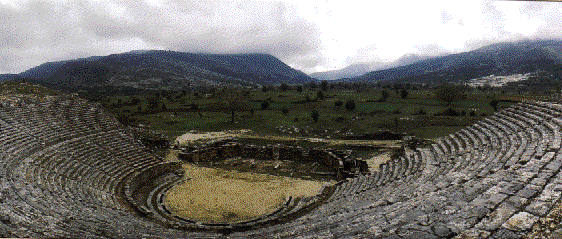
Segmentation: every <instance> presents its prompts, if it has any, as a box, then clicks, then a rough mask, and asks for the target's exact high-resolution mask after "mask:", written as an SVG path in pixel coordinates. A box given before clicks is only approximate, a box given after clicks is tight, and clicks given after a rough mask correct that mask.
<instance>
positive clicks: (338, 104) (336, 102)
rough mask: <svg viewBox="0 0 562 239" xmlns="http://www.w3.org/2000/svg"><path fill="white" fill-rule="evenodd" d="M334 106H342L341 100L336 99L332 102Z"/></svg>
mask: <svg viewBox="0 0 562 239" xmlns="http://www.w3.org/2000/svg"><path fill="white" fill-rule="evenodd" d="M334 106H335V107H337V108H339V107H342V106H343V102H342V101H341V100H336V101H335V102H334Z"/></svg>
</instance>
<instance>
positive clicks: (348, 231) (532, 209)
mask: <svg viewBox="0 0 562 239" xmlns="http://www.w3.org/2000/svg"><path fill="white" fill-rule="evenodd" d="M561 116H562V105H558V104H554V103H548V102H531V101H529V102H523V103H519V104H516V105H514V106H512V107H510V108H508V109H504V110H502V111H499V112H497V113H495V114H494V115H492V116H490V117H488V118H486V119H484V120H482V121H480V122H478V123H476V124H474V125H471V126H468V127H466V128H464V129H462V130H460V131H458V132H456V133H453V134H450V135H449V136H447V137H442V138H439V139H437V140H436V141H435V143H434V144H432V145H430V146H428V147H424V148H418V149H416V150H407V151H406V152H405V155H403V156H401V157H397V158H395V159H393V160H390V161H389V162H387V163H384V164H382V165H381V166H380V170H379V171H378V172H374V173H371V174H365V175H360V176H358V177H355V178H351V179H348V180H346V181H342V182H340V183H338V184H337V185H336V187H335V188H334V189H333V192H332V193H330V195H329V198H328V199H326V200H324V203H323V204H322V205H319V206H317V207H315V208H313V207H311V209H310V210H309V211H308V213H303V211H302V210H301V209H302V208H303V207H308V206H309V205H311V204H314V203H316V204H317V203H318V202H320V201H321V200H316V201H314V200H312V201H308V200H299V199H292V198H291V199H288V200H287V203H286V205H285V206H284V207H282V208H280V209H279V210H278V211H277V212H275V213H272V214H270V215H267V216H264V217H262V218H258V219H256V220H254V221H249V222H244V223H245V224H244V225H239V226H244V227H245V228H244V230H243V231H242V230H236V227H232V229H233V230H229V231H216V230H215V231H213V230H211V231H205V230H195V231H194V230H191V231H188V230H183V229H184V228H186V227H187V228H190V226H189V225H191V224H195V225H196V226H195V228H200V229H224V228H228V225H226V226H225V225H210V224H209V225H202V224H201V223H197V222H189V221H185V220H184V222H181V223H180V222H179V221H181V220H180V219H178V218H174V217H173V216H172V215H171V214H170V213H169V211H167V209H166V208H165V207H163V205H162V203H161V202H162V201H163V197H164V196H165V195H164V194H163V192H165V191H166V190H167V189H168V188H169V187H171V186H172V185H173V184H174V183H177V182H178V180H180V178H181V177H179V175H177V174H175V171H174V170H173V169H174V168H175V167H174V166H173V165H170V164H169V163H166V162H163V160H161V159H160V158H158V157H155V156H154V155H153V154H152V153H151V152H150V151H149V150H147V149H146V148H145V147H144V146H142V144H140V142H138V141H135V139H134V138H133V137H132V135H131V134H129V133H128V132H127V131H126V130H125V129H124V128H123V127H121V126H120V125H119V123H118V122H117V121H116V120H115V119H114V118H113V117H111V116H109V115H108V114H107V113H106V112H104V111H103V110H102V109H101V108H100V107H99V106H97V105H95V104H91V103H88V102H86V101H84V100H81V99H76V98H62V97H60V98H53V99H47V100H45V101H43V102H33V103H31V104H30V103H27V104H23V105H12V106H9V107H1V108H0V142H1V143H0V185H1V190H0V200H1V202H2V203H0V236H5V237H37V238H42V237H71V238H75V237H80V238H82V237H88V238H102V237H110V238H129V237H131V238H133V237H134V238H140V237H145V238H252V237H256V238H257V237H260V238H261V237H265V238H295V237H302V238H313V237H322V238H326V237H344V238H453V237H457V238H520V237H523V236H524V235H527V234H529V233H531V232H532V231H533V230H535V229H536V227H537V226H535V227H533V225H538V222H539V219H541V218H543V219H544V218H546V217H549V213H550V212H551V210H552V209H553V208H555V207H557V205H558V204H557V203H559V201H560V199H561V197H562V174H560V170H561V167H562V153H561V152H560V144H561V141H562V136H561V133H560V130H561V129H562V118H560V117H561ZM168 168H169V169H168ZM156 171H162V172H163V173H161V174H158V175H161V176H158V177H156V178H154V180H152V179H151V180H150V181H151V182H152V183H151V184H150V185H144V186H143V185H140V184H137V183H135V182H138V181H136V180H137V179H138V178H145V179H147V178H146V177H145V176H142V175H144V173H143V172H156ZM143 187H144V188H143ZM135 206H136V207H135ZM139 208H140V209H139ZM139 210H140V213H139ZM298 212H300V213H298ZM295 213H297V214H298V216H299V217H298V218H293V217H290V218H287V217H288V215H293V214H295ZM143 214H145V215H143ZM301 214H304V215H301ZM146 215H148V217H147V216H146ZM150 218H152V219H150ZM154 219H156V220H154ZM284 219H286V220H284ZM274 222H282V223H274ZM182 223H183V224H182ZM264 223H265V224H264ZM558 223H560V222H558ZM186 225H188V226H186ZM259 225H261V226H259ZM264 225H267V226H264Z"/></svg>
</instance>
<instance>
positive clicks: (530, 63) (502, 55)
mask: <svg viewBox="0 0 562 239" xmlns="http://www.w3.org/2000/svg"><path fill="white" fill-rule="evenodd" d="M561 66H562V41H561V40H532V41H530V40H527V41H520V42H510V43H498V44H492V45H489V46H485V47H482V48H479V49H477V50H473V51H469V52H463V53H459V54H451V55H446V56H441V57H435V58H431V59H426V60H421V61H417V62H415V63H413V64H409V65H404V66H400V67H395V68H390V69H385V70H378V71H372V72H369V73H367V74H364V75H362V76H359V77H355V78H353V79H348V81H353V82H412V83H413V82H416V83H430V84H440V83H445V82H466V81H468V80H470V79H474V78H479V77H484V76H490V75H497V76H500V75H501V76H504V75H505V76H507V75H514V74H526V73H531V72H537V71H547V72H552V71H556V70H558V69H561Z"/></svg>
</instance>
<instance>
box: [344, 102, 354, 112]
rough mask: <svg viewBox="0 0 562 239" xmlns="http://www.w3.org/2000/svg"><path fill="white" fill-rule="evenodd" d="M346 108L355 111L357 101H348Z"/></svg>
mask: <svg viewBox="0 0 562 239" xmlns="http://www.w3.org/2000/svg"><path fill="white" fill-rule="evenodd" d="M345 108H346V109H347V110H348V111H353V110H355V101H354V100H347V102H345Z"/></svg>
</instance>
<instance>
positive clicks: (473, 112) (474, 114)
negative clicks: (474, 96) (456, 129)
mask: <svg viewBox="0 0 562 239" xmlns="http://www.w3.org/2000/svg"><path fill="white" fill-rule="evenodd" d="M468 115H469V116H471V117H475V116H476V112H475V111H474V110H472V111H470V112H469V113H468Z"/></svg>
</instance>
